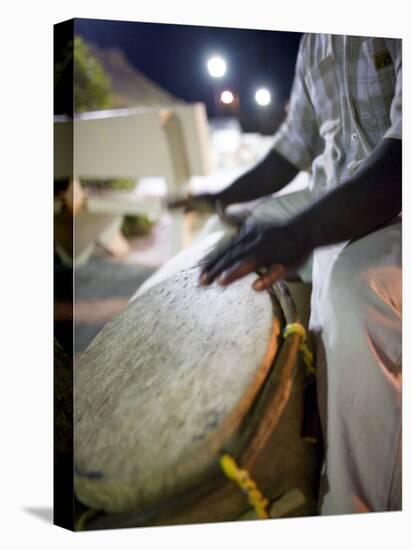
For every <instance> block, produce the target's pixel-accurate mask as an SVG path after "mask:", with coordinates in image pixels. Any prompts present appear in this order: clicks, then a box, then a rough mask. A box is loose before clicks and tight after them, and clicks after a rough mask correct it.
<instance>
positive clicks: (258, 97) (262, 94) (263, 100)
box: [255, 88, 272, 107]
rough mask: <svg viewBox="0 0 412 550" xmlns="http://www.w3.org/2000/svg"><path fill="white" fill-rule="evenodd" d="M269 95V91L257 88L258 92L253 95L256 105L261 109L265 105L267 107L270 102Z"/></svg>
mask: <svg viewBox="0 0 412 550" xmlns="http://www.w3.org/2000/svg"><path fill="white" fill-rule="evenodd" d="M271 99H272V98H271V95H270V92H269V90H267V89H266V88H259V90H257V91H256V93H255V101H256V103H257V104H258V105H260V106H261V107H265V106H266V105H269V103H270V102H271Z"/></svg>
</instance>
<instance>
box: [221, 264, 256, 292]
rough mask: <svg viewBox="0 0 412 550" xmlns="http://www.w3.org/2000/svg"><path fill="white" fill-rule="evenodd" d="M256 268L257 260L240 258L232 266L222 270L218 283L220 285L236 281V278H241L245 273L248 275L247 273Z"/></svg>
mask: <svg viewBox="0 0 412 550" xmlns="http://www.w3.org/2000/svg"><path fill="white" fill-rule="evenodd" d="M256 268H257V261H256V260H252V259H250V260H240V261H239V262H236V263H235V264H234V265H233V266H232V267H230V268H229V269H226V271H224V272H223V273H222V274H221V275H220V277H219V279H218V281H217V282H218V283H219V285H221V286H227V285H230V284H231V283H233V282H234V281H236V280H237V279H241V278H242V277H244V276H245V275H249V273H252V272H253V271H255V270H256Z"/></svg>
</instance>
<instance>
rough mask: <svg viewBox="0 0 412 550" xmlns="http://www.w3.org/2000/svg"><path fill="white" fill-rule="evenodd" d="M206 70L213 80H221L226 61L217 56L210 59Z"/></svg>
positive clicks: (224, 71)
mask: <svg viewBox="0 0 412 550" xmlns="http://www.w3.org/2000/svg"><path fill="white" fill-rule="evenodd" d="M207 70H208V71H209V74H210V76H212V77H213V78H221V77H222V76H223V75H224V74H225V73H226V61H225V60H224V59H223V57H220V56H217V55H216V56H214V57H211V58H210V59H209V60H208V62H207Z"/></svg>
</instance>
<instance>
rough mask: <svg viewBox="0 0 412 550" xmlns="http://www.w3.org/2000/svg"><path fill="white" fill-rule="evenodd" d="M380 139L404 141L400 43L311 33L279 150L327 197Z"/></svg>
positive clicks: (300, 58)
mask: <svg viewBox="0 0 412 550" xmlns="http://www.w3.org/2000/svg"><path fill="white" fill-rule="evenodd" d="M383 138H397V139H401V138H402V42H401V40H399V39H392V38H368V37H366V38H365V37H359V36H338V35H323V34H306V35H304V36H303V38H302V40H301V43H300V47H299V53H298V58H297V62H296V70H295V79H294V83H293V87H292V93H291V98H290V104H289V110H288V115H287V118H286V120H285V122H284V123H283V124H282V125H281V127H280V128H279V130H278V131H277V132H276V134H275V137H274V144H273V146H274V148H275V149H276V150H277V151H278V152H279V153H280V154H282V155H283V156H284V157H286V158H287V159H288V160H289V161H290V162H291V163H292V164H294V165H295V166H297V167H298V168H300V169H301V170H308V171H310V172H311V184H310V187H311V189H312V190H314V191H315V192H316V194H318V193H322V192H323V191H326V190H328V189H330V188H332V187H334V186H336V185H339V183H340V182H341V181H342V180H344V179H345V177H346V178H347V177H350V176H351V175H352V174H353V173H354V172H355V170H356V169H357V167H358V166H359V165H360V164H361V163H362V161H363V160H364V159H365V158H366V157H367V156H368V155H369V153H370V152H371V151H372V150H373V149H374V148H375V147H376V145H377V144H378V143H379V142H380V140H381V139H383Z"/></svg>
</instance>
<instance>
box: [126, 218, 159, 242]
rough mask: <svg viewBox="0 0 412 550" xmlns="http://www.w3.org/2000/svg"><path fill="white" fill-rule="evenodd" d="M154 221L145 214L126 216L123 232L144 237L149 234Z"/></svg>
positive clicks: (131, 235)
mask: <svg viewBox="0 0 412 550" xmlns="http://www.w3.org/2000/svg"><path fill="white" fill-rule="evenodd" d="M153 224H154V222H153V221H152V220H151V219H150V218H149V216H147V215H145V214H141V215H139V216H125V217H124V218H123V225H122V233H123V235H124V236H125V237H142V236H145V235H148V234H149V233H150V230H151V229H152V226H153Z"/></svg>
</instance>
